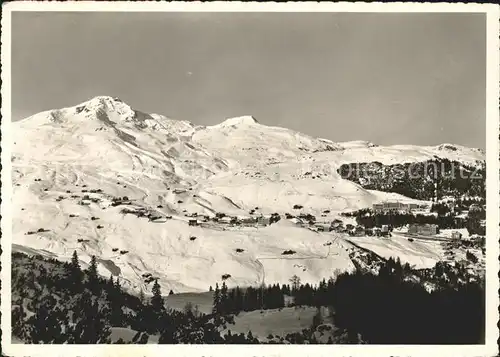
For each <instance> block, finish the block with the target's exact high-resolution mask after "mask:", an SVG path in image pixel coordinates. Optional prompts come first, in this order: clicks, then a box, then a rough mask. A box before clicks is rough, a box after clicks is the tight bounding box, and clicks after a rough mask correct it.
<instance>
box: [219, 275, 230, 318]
mask: <svg viewBox="0 0 500 357" xmlns="http://www.w3.org/2000/svg"><path fill="white" fill-rule="evenodd" d="M228 300H229V299H228V293H227V285H226V282H222V287H221V289H220V303H219V312H220V313H222V314H226V313H228V308H229V305H228Z"/></svg>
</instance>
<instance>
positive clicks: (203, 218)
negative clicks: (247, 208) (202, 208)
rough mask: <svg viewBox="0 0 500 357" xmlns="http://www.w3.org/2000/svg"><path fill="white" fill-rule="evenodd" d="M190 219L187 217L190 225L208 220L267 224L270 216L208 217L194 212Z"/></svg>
mask: <svg viewBox="0 0 500 357" xmlns="http://www.w3.org/2000/svg"><path fill="white" fill-rule="evenodd" d="M189 217H191V219H189V222H188V224H189V225H190V226H199V225H201V224H202V223H205V222H209V221H210V220H211V221H213V222H217V223H220V224H227V225H229V226H268V225H270V224H271V219H272V216H264V215H261V216H256V217H244V216H240V217H235V216H225V215H224V216H220V215H219V216H215V217H212V218H210V217H209V216H200V217H198V216H197V215H196V214H195V213H194V214H192V215H190V216H189Z"/></svg>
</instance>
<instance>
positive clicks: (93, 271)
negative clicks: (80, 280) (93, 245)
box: [87, 255, 98, 292]
mask: <svg viewBox="0 0 500 357" xmlns="http://www.w3.org/2000/svg"><path fill="white" fill-rule="evenodd" d="M87 275H88V277H89V286H90V290H92V291H93V292H96V291H97V284H98V275H97V261H96V257H95V255H93V256H92V257H91V258H90V265H89V267H88V269H87Z"/></svg>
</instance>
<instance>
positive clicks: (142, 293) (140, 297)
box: [139, 288, 146, 304]
mask: <svg viewBox="0 0 500 357" xmlns="http://www.w3.org/2000/svg"><path fill="white" fill-rule="evenodd" d="M145 300H146V297H145V296H144V291H143V290H142V288H141V291H140V292H139V301H140V302H141V304H144V301H145Z"/></svg>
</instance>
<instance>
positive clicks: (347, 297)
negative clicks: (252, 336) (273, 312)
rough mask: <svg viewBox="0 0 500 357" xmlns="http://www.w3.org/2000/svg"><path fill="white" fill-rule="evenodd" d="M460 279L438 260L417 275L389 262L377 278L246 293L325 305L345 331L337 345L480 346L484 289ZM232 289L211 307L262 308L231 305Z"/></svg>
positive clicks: (355, 276)
mask: <svg viewBox="0 0 500 357" xmlns="http://www.w3.org/2000/svg"><path fill="white" fill-rule="evenodd" d="M424 275H425V281H426V282H429V283H430V285H432V286H433V291H432V292H430V291H428V290H427V289H426V288H425V287H424V284H423V281H424V280H423V279H422V278H423V277H424ZM465 275H466V272H465V271H464V270H463V269H458V270H457V269H455V268H453V267H451V266H450V265H448V264H445V263H442V262H440V263H438V264H436V266H435V268H434V269H428V270H426V271H425V272H423V273H422V274H421V273H420V272H418V271H415V270H413V269H412V268H411V267H410V266H409V265H408V264H401V262H400V261H399V260H394V259H392V258H391V259H389V260H388V261H386V262H385V263H384V264H383V265H382V266H381V267H380V270H379V273H378V274H374V273H371V272H369V273H366V272H365V273H362V272H360V271H357V272H355V273H344V274H341V275H339V276H338V277H337V278H336V279H335V280H333V279H329V280H328V281H325V280H323V281H321V282H320V283H319V284H318V285H310V284H305V285H303V284H300V280H299V281H297V280H295V281H294V285H295V286H293V287H292V288H289V289H286V288H285V289H283V288H281V289H280V288H279V287H278V286H275V287H274V289H273V287H267V288H262V289H252V290H250V291H251V293H250V296H254V295H256V296H257V297H258V296H259V293H258V291H259V290H260V291H262V293H266V292H267V293H269V292H271V291H274V293H275V299H276V300H275V301H276V304H278V303H279V304H282V303H283V301H284V298H285V296H286V295H290V297H292V299H293V303H292V304H291V305H306V306H317V307H320V306H329V307H331V310H332V311H334V314H333V320H334V324H335V326H336V328H338V329H340V331H342V332H343V333H345V336H344V337H343V339H342V341H343V342H342V343H359V341H360V336H361V339H362V340H363V341H365V342H366V343H371V344H480V343H483V341H484V323H485V295H484V286H483V285H482V283H480V282H478V283H475V282H474V283H470V282H467V279H465ZM236 290H238V291H240V293H236V292H235V294H234V295H233V294H231V293H227V294H226V295H225V296H227V298H224V299H222V300H220V299H219V300H216V299H214V307H215V306H216V308H215V309H216V310H217V311H221V312H223V313H237V312H238V311H241V310H244V311H245V310H246V309H261V308H266V306H265V305H262V304H261V302H260V301H258V300H259V299H258V298H257V299H255V300H253V302H252V304H254V305H248V306H247V305H245V303H243V304H242V305H237V304H235V300H234V299H233V298H231V296H242V295H243V296H245V294H244V293H243V294H242V293H241V292H242V290H241V289H239V288H237V289H233V290H232V291H236ZM280 295H281V296H280ZM222 296H224V294H222ZM240 301H246V300H245V299H243V300H240ZM249 301H250V300H249ZM235 306H239V308H240V309H241V310H238V308H236V307H235ZM294 336H295V337H294V339H296V338H298V340H296V341H303V336H305V335H304V334H302V333H300V334H294ZM309 336H311V335H310V334H309ZM289 337H290V336H289ZM290 338H291V337H290ZM287 340H289V339H287Z"/></svg>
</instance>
